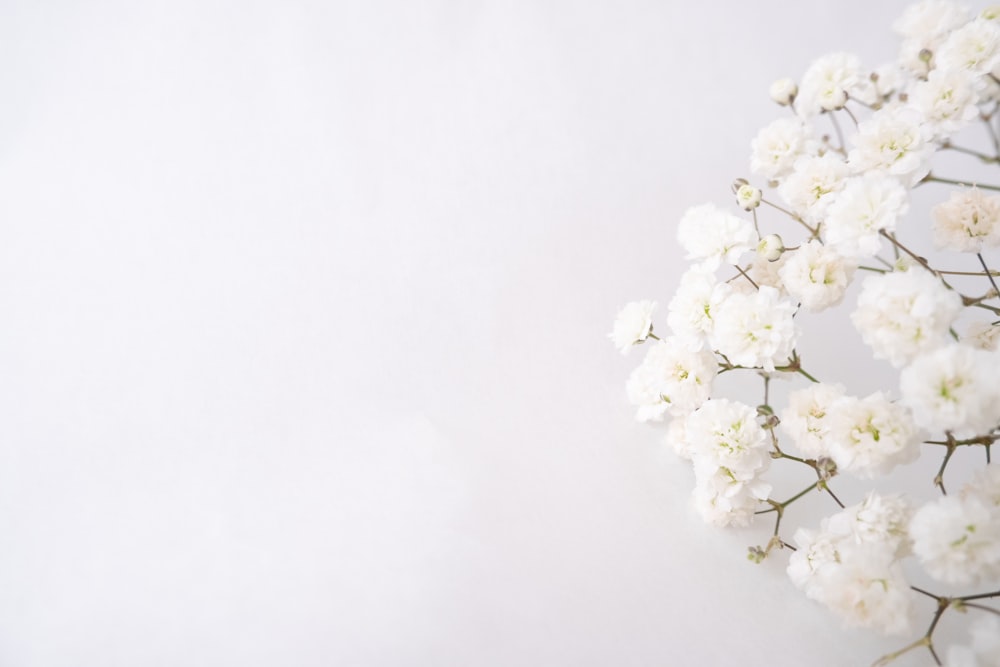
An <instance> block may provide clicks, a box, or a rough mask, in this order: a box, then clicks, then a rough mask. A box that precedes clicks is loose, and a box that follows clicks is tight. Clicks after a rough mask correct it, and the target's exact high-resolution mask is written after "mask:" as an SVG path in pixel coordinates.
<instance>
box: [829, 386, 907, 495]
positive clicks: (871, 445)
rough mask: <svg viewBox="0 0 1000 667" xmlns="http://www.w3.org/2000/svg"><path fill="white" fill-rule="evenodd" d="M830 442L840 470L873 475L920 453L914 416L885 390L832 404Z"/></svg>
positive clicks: (845, 398)
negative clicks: (885, 392) (894, 400)
mask: <svg viewBox="0 0 1000 667" xmlns="http://www.w3.org/2000/svg"><path fill="white" fill-rule="evenodd" d="M827 419H828V420H829V429H830V430H829V433H828V435H827V442H828V443H829V448H830V457H831V458H832V459H833V460H834V462H835V463H836V464H837V468H838V469H840V470H846V471H849V472H851V473H853V474H854V475H856V476H858V477H862V478H869V479H870V478H872V477H877V476H879V475H884V474H885V473H887V472H889V471H890V470H892V469H893V468H894V467H896V466H897V465H900V464H904V463H910V462H911V461H913V460H915V459H916V458H917V457H918V456H919V455H920V447H919V442H918V438H917V436H918V435H919V431H918V430H917V428H916V426H914V424H913V415H912V414H911V412H910V411H909V410H908V409H907V408H906V407H904V406H902V405H900V404H898V403H894V402H892V401H890V400H889V399H888V398H887V397H886V396H885V394H883V393H882V392H875V393H874V394H871V395H869V396H867V397H865V398H855V397H853V396H844V397H842V398H840V399H838V400H837V401H835V402H834V403H833V405H831V406H830V409H829V414H828V416H827Z"/></svg>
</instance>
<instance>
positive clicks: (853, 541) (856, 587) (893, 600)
mask: <svg viewBox="0 0 1000 667" xmlns="http://www.w3.org/2000/svg"><path fill="white" fill-rule="evenodd" d="M906 514H907V509H906V507H905V504H904V503H902V501H901V500H899V499H898V498H891V497H888V498H882V497H879V496H875V495H870V496H869V497H868V498H866V500H865V502H864V503H862V504H861V505H859V506H854V507H848V508H847V509H845V510H844V511H842V512H840V513H838V514H836V515H834V516H832V517H830V518H829V519H824V520H823V522H822V524H821V528H820V530H819V531H810V530H805V529H799V530H798V531H796V533H795V536H794V539H795V542H796V543H797V544H798V550H796V551H795V552H794V553H793V554H792V555H791V556H790V557H789V560H788V577H789V578H790V579H791V580H792V583H793V584H795V586H796V587H797V588H799V589H801V590H802V591H803V592H804V593H805V594H806V596H808V597H809V598H811V599H813V600H816V601H818V602H820V603H821V604H823V605H826V606H827V607H828V608H830V609H831V610H832V611H833V612H834V613H836V614H837V615H839V616H840V617H841V618H842V619H843V620H844V621H845V622H847V623H848V624H850V625H860V626H863V627H869V628H874V629H876V630H879V631H881V632H882V633H884V634H901V633H904V632H907V631H908V630H909V627H910V622H911V620H912V613H913V602H914V596H913V593H912V591H911V590H910V588H909V584H908V583H907V581H906V578H905V577H904V575H903V572H902V568H901V567H900V565H899V562H898V558H899V555H900V553H901V552H902V551H905V548H901V544H903V543H904V542H905V535H903V534H902V533H903V531H902V525H903V522H904V521H905V517H906Z"/></svg>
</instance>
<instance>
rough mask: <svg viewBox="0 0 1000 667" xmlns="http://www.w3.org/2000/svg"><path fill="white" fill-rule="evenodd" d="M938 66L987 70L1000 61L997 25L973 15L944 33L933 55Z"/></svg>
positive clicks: (976, 71) (978, 72) (998, 27)
mask: <svg viewBox="0 0 1000 667" xmlns="http://www.w3.org/2000/svg"><path fill="white" fill-rule="evenodd" d="M934 62H935V65H936V66H937V67H938V68H940V69H966V70H970V71H972V72H975V73H977V74H986V73H988V72H990V71H991V70H992V69H993V68H994V67H996V66H997V63H998V62H1000V26H998V25H997V24H996V23H994V22H993V21H989V20H987V19H974V20H972V21H969V22H968V23H966V24H965V25H963V26H962V27H960V28H956V29H955V30H953V31H952V32H951V34H949V35H948V37H947V38H946V39H945V40H944V43H943V44H941V47H940V48H939V49H938V50H937V53H936V54H935V55H934Z"/></svg>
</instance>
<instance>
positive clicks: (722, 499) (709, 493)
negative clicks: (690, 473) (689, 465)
mask: <svg viewBox="0 0 1000 667" xmlns="http://www.w3.org/2000/svg"><path fill="white" fill-rule="evenodd" d="M770 492H771V485H770V484H768V483H767V482H764V481H763V480H760V479H756V478H755V479H753V480H751V481H748V482H741V481H737V480H736V479H735V478H734V477H733V476H732V475H731V474H730V472H729V471H728V470H727V469H725V468H718V469H716V471H715V472H714V474H711V475H708V474H702V475H696V476H695V487H694V492H693V493H692V497H693V499H694V506H695V509H696V510H698V513H699V514H700V515H701V517H702V519H704V520H705V522H706V523H710V524H712V525H714V526H722V527H725V526H748V525H750V523H751V522H752V521H753V517H754V512H755V511H757V510H758V509H759V508H760V502H761V501H762V500H766V499H767V497H768V494H769V493H770Z"/></svg>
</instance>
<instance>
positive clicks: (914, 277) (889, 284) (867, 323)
mask: <svg viewBox="0 0 1000 667" xmlns="http://www.w3.org/2000/svg"><path fill="white" fill-rule="evenodd" d="M961 310H962V299H961V298H960V297H959V296H958V295H957V294H956V293H955V292H953V291H951V290H949V289H948V288H947V287H945V286H944V285H942V284H941V282H940V281H939V280H938V279H937V278H935V277H934V276H933V275H932V274H931V273H930V272H928V271H924V270H923V269H921V268H913V269H910V270H909V271H895V272H893V273H887V274H884V275H874V276H870V277H868V278H866V279H865V280H864V282H863V283H862V284H861V294H860V295H859V296H858V306H857V309H856V310H855V311H854V312H853V313H852V314H851V321H852V322H854V326H855V327H857V329H858V331H860V332H861V337H862V338H863V339H864V341H865V343H867V344H868V345H870V346H871V348H872V351H873V352H874V354H875V358H876V359H887V360H888V361H889V363H891V364H892V365H893V366H895V367H897V368H900V367H902V366H905V365H906V364H908V363H909V362H910V361H912V360H913V359H915V358H916V356H917V355H918V354H921V353H923V352H928V351H930V350H932V349H934V348H937V347H940V346H941V345H943V344H944V342H945V340H946V338H947V336H948V329H949V328H950V327H951V325H952V323H953V322H954V321H955V318H956V317H958V314H959V312H960V311H961Z"/></svg>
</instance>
